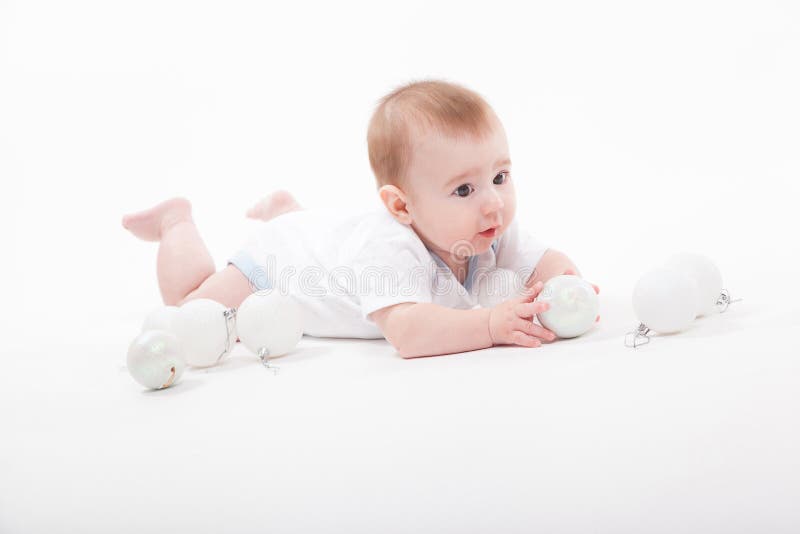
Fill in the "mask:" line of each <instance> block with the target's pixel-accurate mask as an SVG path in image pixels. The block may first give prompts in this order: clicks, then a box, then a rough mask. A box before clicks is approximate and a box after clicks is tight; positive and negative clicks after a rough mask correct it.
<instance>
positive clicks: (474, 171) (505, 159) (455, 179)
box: [444, 156, 511, 187]
mask: <svg viewBox="0 0 800 534" xmlns="http://www.w3.org/2000/svg"><path fill="white" fill-rule="evenodd" d="M506 165H511V158H509V157H508V156H505V157H503V158H501V159H499V160H497V162H495V164H494V166H493V167H492V168H493V169H496V168H498V167H505V166H506ZM480 171H481V169H480V168H479V167H476V168H474V169H469V170H468V171H464V172H462V173H461V174H459V175H457V176H453V177H452V178H450V179H449V180H447V183H446V184H444V185H445V187H449V186H451V185H453V184H454V183H455V182H458V181H460V180H466V179H467V178H469V177H470V176H475V175H476V174H478V173H479V172H480Z"/></svg>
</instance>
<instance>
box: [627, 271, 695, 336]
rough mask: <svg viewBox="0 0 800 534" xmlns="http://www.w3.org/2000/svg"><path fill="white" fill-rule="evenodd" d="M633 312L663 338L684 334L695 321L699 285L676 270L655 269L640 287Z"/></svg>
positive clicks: (648, 274) (634, 290)
mask: <svg viewBox="0 0 800 534" xmlns="http://www.w3.org/2000/svg"><path fill="white" fill-rule="evenodd" d="M633 309H634V312H635V313H636V317H637V318H638V319H639V321H640V322H641V323H642V324H644V325H645V326H646V327H648V328H649V329H651V330H654V331H656V332H661V333H663V334H669V333H673V332H680V331H681V330H684V329H685V328H686V327H687V326H689V324H690V323H691V322H692V321H693V320H694V318H695V315H696V311H697V284H695V282H694V280H692V279H691V278H689V277H688V276H686V275H685V274H683V273H681V272H680V271H677V270H675V269H668V268H666V267H659V268H657V269H653V270H652V271H650V272H648V273H646V274H645V275H644V276H642V277H641V278H640V279H639V281H638V282H637V283H636V287H634V289H633Z"/></svg>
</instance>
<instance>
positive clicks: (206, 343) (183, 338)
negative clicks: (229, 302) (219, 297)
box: [172, 299, 236, 367]
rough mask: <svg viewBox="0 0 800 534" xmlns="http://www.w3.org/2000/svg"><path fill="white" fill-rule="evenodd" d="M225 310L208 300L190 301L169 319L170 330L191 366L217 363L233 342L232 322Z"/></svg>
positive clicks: (234, 335) (233, 329) (218, 304)
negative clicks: (170, 320)
mask: <svg viewBox="0 0 800 534" xmlns="http://www.w3.org/2000/svg"><path fill="white" fill-rule="evenodd" d="M227 311H228V309H227V308H226V307H225V306H223V305H222V304H220V303H219V302H216V301H213V300H211V299H197V300H190V301H189V302H187V303H185V304H183V305H182V306H181V307H180V308H178V311H177V312H176V313H175V317H173V319H172V332H173V333H174V334H175V336H176V337H177V338H178V341H180V344H181V347H182V349H183V354H184V356H185V358H186V363H188V364H189V365H191V366H194V367H210V366H212V365H216V364H217V363H218V362H219V361H220V360H221V359H222V358H224V357H225V356H227V355H228V353H230V351H231V349H233V346H234V344H235V343H236V329H235V328H234V321H233V320H232V319H229V318H228V317H226V313H225V312H227Z"/></svg>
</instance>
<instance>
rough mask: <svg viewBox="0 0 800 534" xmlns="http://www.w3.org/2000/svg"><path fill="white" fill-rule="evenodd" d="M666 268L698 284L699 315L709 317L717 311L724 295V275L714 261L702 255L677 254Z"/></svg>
mask: <svg viewBox="0 0 800 534" xmlns="http://www.w3.org/2000/svg"><path fill="white" fill-rule="evenodd" d="M666 267H667V268H670V269H674V270H676V271H679V272H681V273H683V274H685V275H686V276H688V277H689V278H691V279H692V280H694V282H695V284H697V315H698V316H702V315H708V314H710V313H712V312H713V311H714V310H715V309H716V305H717V301H718V300H719V297H720V295H721V294H722V274H721V273H720V272H719V269H718V268H717V266H716V265H715V264H714V262H713V261H711V260H710V259H708V258H707V257H705V256H702V255H700V254H690V253H684V254H676V255H675V256H672V257H671V258H670V259H669V260H667V263H666Z"/></svg>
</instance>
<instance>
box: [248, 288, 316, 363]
mask: <svg viewBox="0 0 800 534" xmlns="http://www.w3.org/2000/svg"><path fill="white" fill-rule="evenodd" d="M236 331H237V332H238V333H239V339H240V340H241V342H242V343H243V344H244V345H245V346H246V347H247V348H248V349H250V350H251V351H253V352H254V353H255V354H259V352H260V351H261V350H262V349H264V350H265V355H266V356H280V355H282V354H286V353H287V352H289V351H291V350H292V349H293V348H295V347H296V346H297V344H298V343H299V342H300V338H301V337H303V314H302V310H301V309H300V306H299V305H298V304H297V303H296V302H295V301H294V300H293V299H292V298H291V297H290V296H287V295H281V294H280V293H278V292H277V291H272V292H269V293H265V292H258V293H253V294H252V295H250V296H249V297H247V298H246V299H245V300H244V302H242V304H241V306H239V308H238V310H237V311H236Z"/></svg>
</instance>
